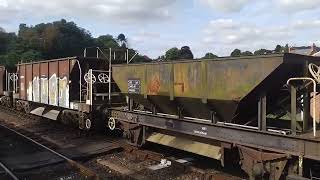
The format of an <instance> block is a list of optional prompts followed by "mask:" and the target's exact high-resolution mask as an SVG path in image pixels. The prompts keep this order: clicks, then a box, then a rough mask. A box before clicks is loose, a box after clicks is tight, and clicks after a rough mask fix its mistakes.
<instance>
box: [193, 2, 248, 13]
mask: <svg viewBox="0 0 320 180" xmlns="http://www.w3.org/2000/svg"><path fill="white" fill-rule="evenodd" d="M198 1H200V3H201V4H203V5H205V6H210V7H211V8H213V9H215V10H216V11H219V12H224V13H230V12H239V11H240V10H241V9H243V8H244V7H245V6H246V5H248V4H249V2H250V1H251V0H198Z"/></svg>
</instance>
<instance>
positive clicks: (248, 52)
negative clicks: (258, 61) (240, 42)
mask: <svg viewBox="0 0 320 180" xmlns="http://www.w3.org/2000/svg"><path fill="white" fill-rule="evenodd" d="M241 56H253V53H252V52H251V51H244V52H241Z"/></svg>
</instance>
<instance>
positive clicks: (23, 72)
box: [18, 65, 27, 100]
mask: <svg viewBox="0 0 320 180" xmlns="http://www.w3.org/2000/svg"><path fill="white" fill-rule="evenodd" d="M18 72H19V82H20V91H19V96H20V99H23V100H26V99H27V97H26V66H25V65H19V66H18Z"/></svg>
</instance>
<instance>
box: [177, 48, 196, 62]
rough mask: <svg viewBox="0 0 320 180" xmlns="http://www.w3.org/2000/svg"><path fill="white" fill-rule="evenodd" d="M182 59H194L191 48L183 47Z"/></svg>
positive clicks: (180, 55) (181, 50) (181, 51)
mask: <svg viewBox="0 0 320 180" xmlns="http://www.w3.org/2000/svg"><path fill="white" fill-rule="evenodd" d="M179 58H180V59H193V54H192V52H191V49H190V47H189V46H182V47H181V49H180V52H179Z"/></svg>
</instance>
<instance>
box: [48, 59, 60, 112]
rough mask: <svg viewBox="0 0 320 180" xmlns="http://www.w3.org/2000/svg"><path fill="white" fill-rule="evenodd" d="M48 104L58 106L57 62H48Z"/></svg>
mask: <svg viewBox="0 0 320 180" xmlns="http://www.w3.org/2000/svg"><path fill="white" fill-rule="evenodd" d="M49 89H50V91H49V104H50V105H54V106H57V105H58V93H59V92H58V61H52V62H49Z"/></svg>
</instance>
